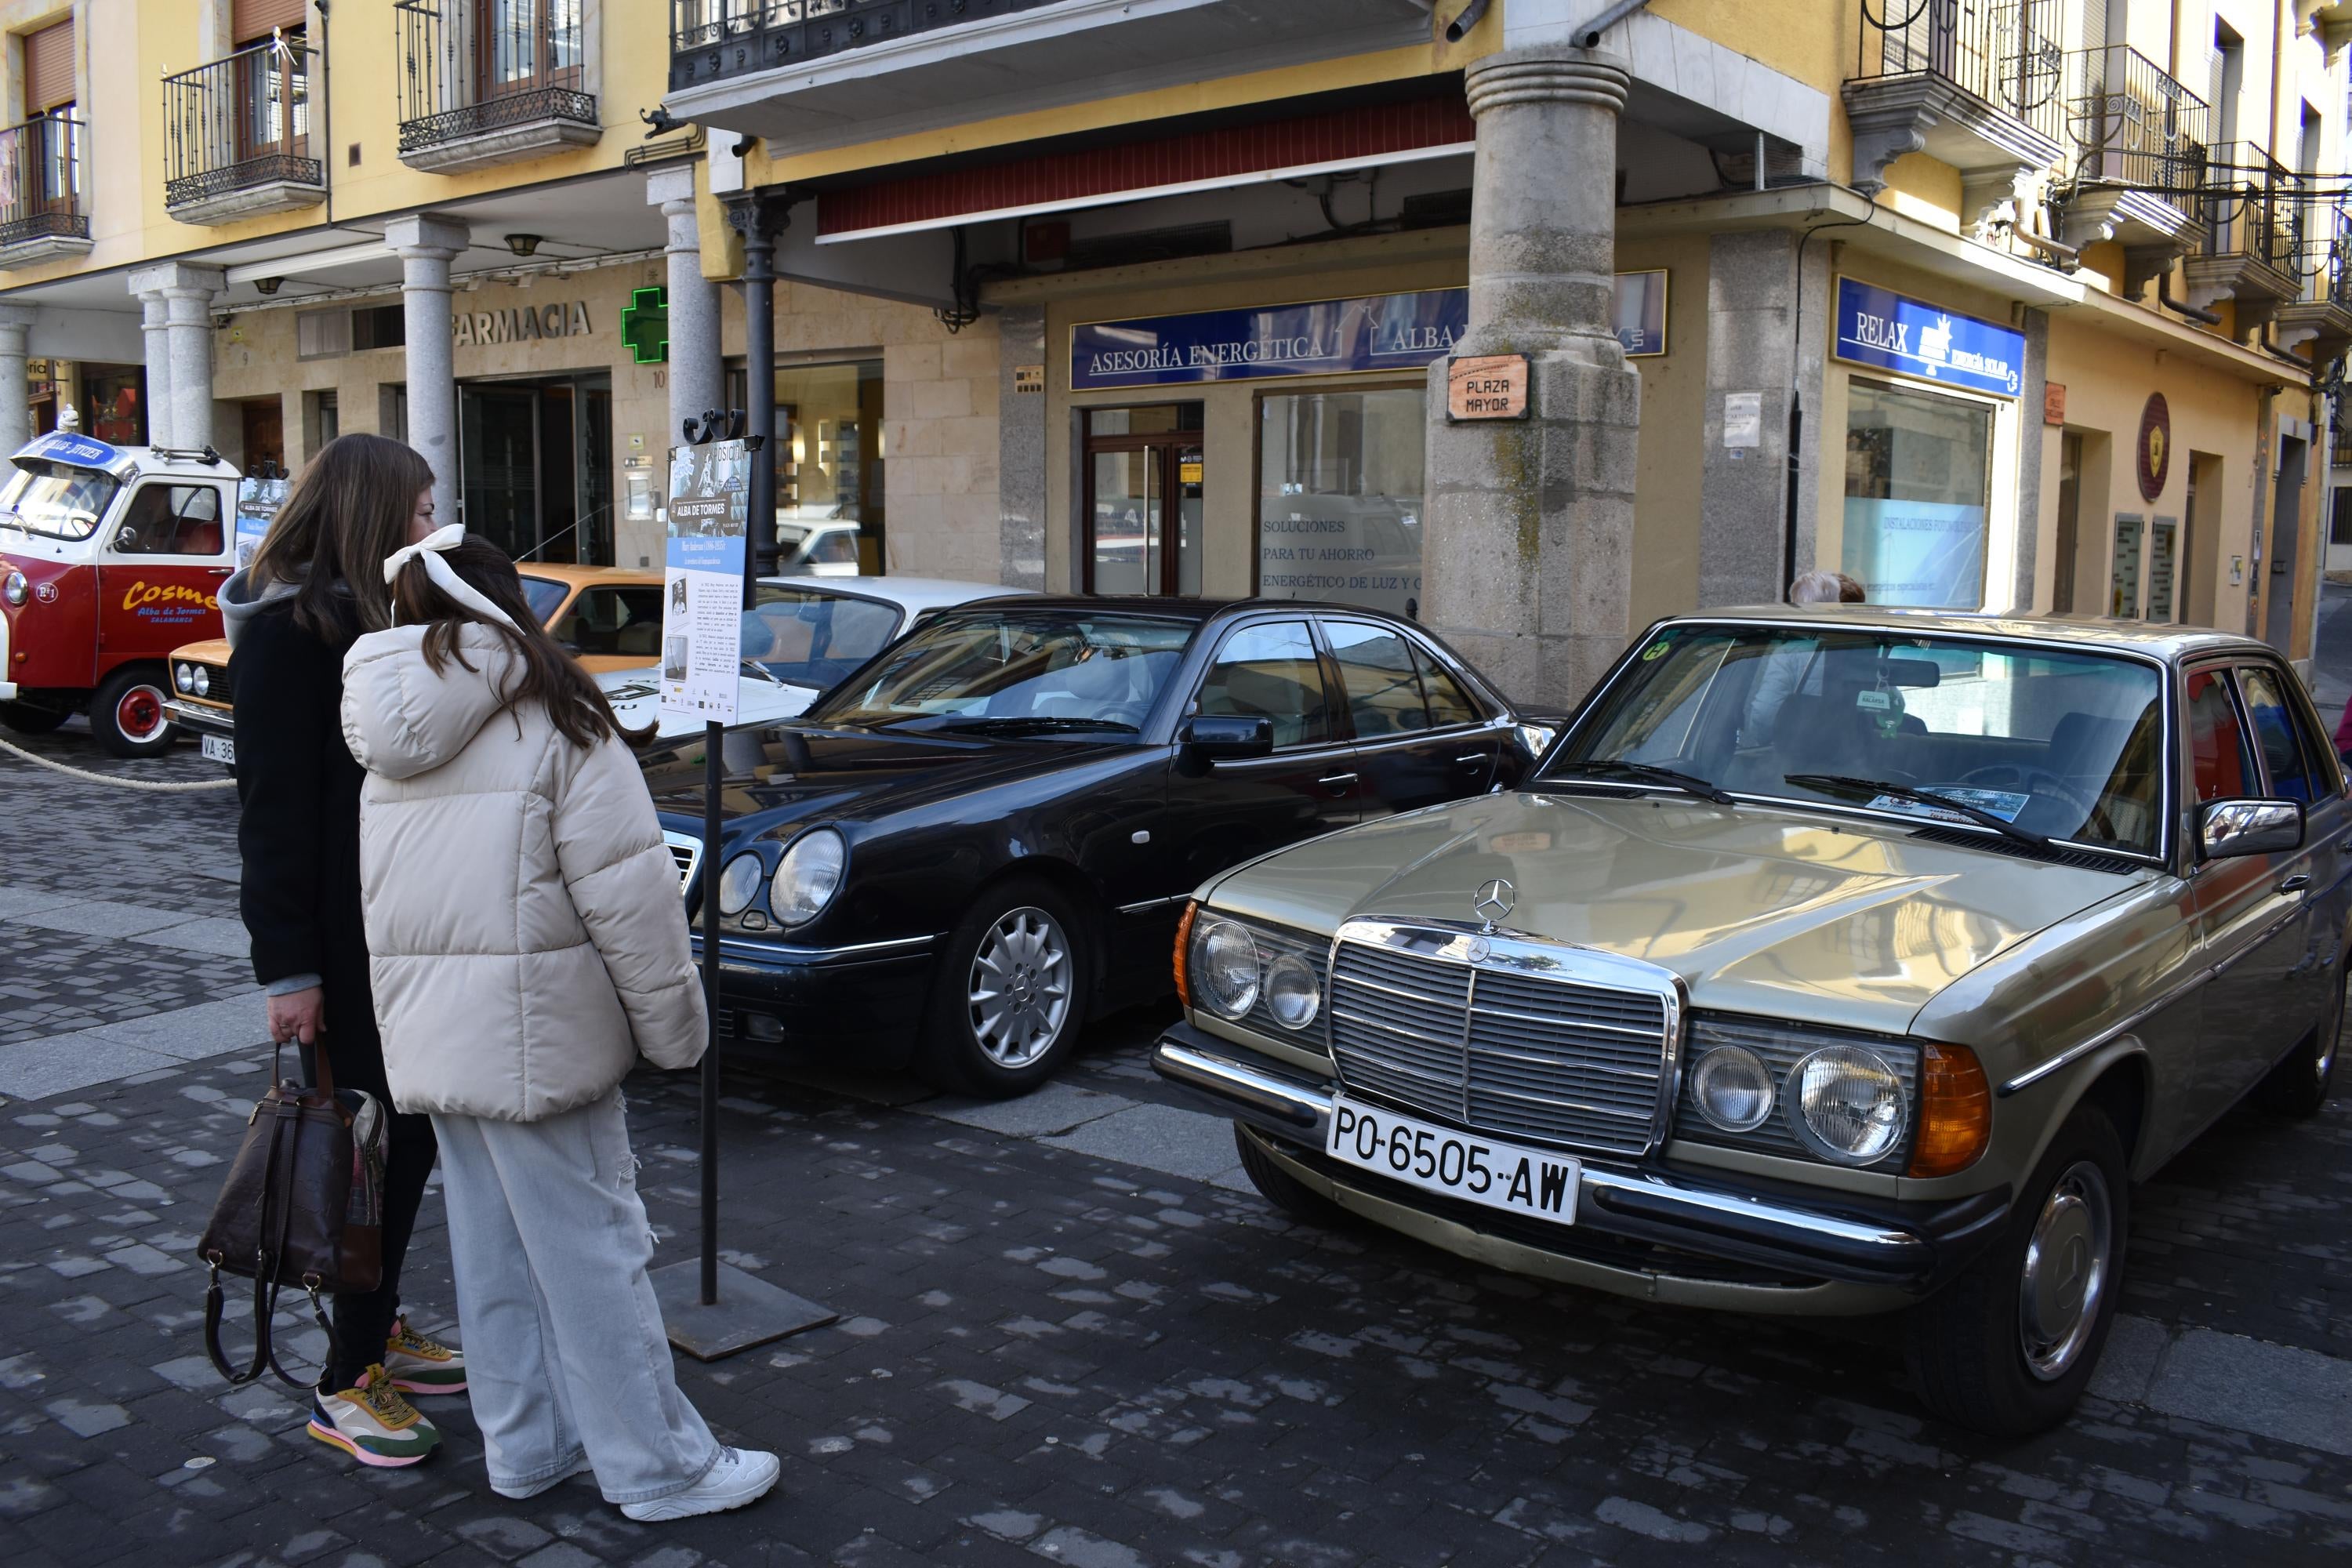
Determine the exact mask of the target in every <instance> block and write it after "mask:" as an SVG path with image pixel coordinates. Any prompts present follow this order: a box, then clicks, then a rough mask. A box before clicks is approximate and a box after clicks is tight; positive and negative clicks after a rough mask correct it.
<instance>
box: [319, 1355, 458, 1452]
mask: <svg viewBox="0 0 2352 1568" xmlns="http://www.w3.org/2000/svg"><path fill="white" fill-rule="evenodd" d="M310 1436H313V1437H316V1438H317V1439H319V1441H320V1442H321V1443H332V1444H333V1445H334V1446H335V1447H338V1448H341V1449H342V1450H343V1452H345V1453H347V1454H349V1455H350V1456H351V1457H352V1458H354V1459H357V1460H358V1461H359V1462H360V1463H361V1464H362V1465H376V1466H385V1467H391V1466H399V1465H413V1464H415V1463H416V1462H417V1461H418V1460H419V1459H422V1458H426V1457H428V1456H429V1455H430V1454H431V1453H432V1452H433V1450H434V1449H436V1448H437V1447H440V1446H441V1434H440V1433H439V1432H438V1431H436V1430H435V1428H434V1426H433V1423H432V1422H430V1421H427V1420H426V1419H425V1417H424V1416H422V1415H418V1414H417V1413H416V1406H415V1405H411V1404H409V1403H408V1401H407V1400H405V1399H403V1398H402V1397H401V1396H400V1391H399V1390H398V1389H396V1388H394V1386H393V1385H392V1383H391V1381H390V1380H389V1379H388V1378H387V1376H386V1375H385V1373H384V1370H383V1367H381V1366H372V1367H370V1368H368V1369H367V1371H365V1372H363V1373H361V1374H360V1380H359V1382H358V1383H356V1384H352V1386H351V1387H349V1388H346V1389H344V1390H343V1391H342V1392H341V1393H340V1394H330V1393H328V1392H327V1391H326V1390H325V1389H323V1388H322V1389H320V1390H319V1391H318V1393H317V1394H316V1395H315V1396H314V1399H313V1403H312V1405H311V1409H310Z"/></svg>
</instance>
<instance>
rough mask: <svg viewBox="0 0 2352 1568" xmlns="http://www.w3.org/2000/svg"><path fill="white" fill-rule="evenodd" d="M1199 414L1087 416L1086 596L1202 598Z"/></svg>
mask: <svg viewBox="0 0 2352 1568" xmlns="http://www.w3.org/2000/svg"><path fill="white" fill-rule="evenodd" d="M1201 412H1202V410H1201V405H1199V404H1197V403H1190V404H1175V405H1165V406H1161V407H1156V408H1097V409H1094V410H1091V411H1089V412H1088V414H1087V453H1086V500H1085V507H1086V513H1085V515H1086V542H1085V558H1084V560H1083V561H1082V563H1081V567H1082V575H1081V581H1082V583H1083V586H1084V591H1085V592H1087V593H1089V594H1129V595H1153V596H1160V597H1173V596H1177V595H1197V594H1199V593H1200V591H1201V540H1202V526H1203V522H1204V521H1205V506H1204V500H1203V498H1204V496H1205V493H1206V481H1207V464H1206V460H1205V458H1204V456H1203V452H1202V441H1201V435H1200V431H1201Z"/></svg>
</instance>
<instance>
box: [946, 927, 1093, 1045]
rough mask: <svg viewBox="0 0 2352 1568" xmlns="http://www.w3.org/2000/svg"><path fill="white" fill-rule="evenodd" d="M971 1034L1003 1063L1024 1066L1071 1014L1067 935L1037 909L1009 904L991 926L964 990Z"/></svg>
mask: <svg viewBox="0 0 2352 1568" xmlns="http://www.w3.org/2000/svg"><path fill="white" fill-rule="evenodd" d="M966 996H967V1000H968V1002H969V1004H970V1005H969V1016H970V1018H971V1035H972V1038H973V1039H975V1040H977V1041H978V1042H979V1043H980V1048H981V1050H982V1052H983V1053H985V1054H986V1056H987V1057H988V1059H989V1060H991V1061H992V1062H994V1063H995V1064H996V1065H997V1066H998V1067H1002V1068H1025V1067H1027V1066H1029V1065H1030V1064H1031V1063H1033V1062H1034V1061H1036V1060H1037V1058H1040V1057H1042V1056H1044V1055H1045V1053H1046V1052H1047V1051H1049V1050H1051V1049H1053V1047H1054V1042H1055V1041H1056V1040H1058V1039H1060V1038H1061V1037H1062V1029H1063V1026H1065V1025H1066V1024H1067V1023H1068V1022H1069V1017H1070V941H1069V938H1068V937H1066V936H1065V935H1064V934H1063V932H1062V928H1061V925H1060V924H1059V922H1057V921H1055V919H1054V917H1053V916H1051V915H1049V914H1047V913H1046V912H1045V910H1040V909H1030V908H1024V909H1018V910H1012V911H1010V912H1009V913H1007V914H1006V915H1004V916H1003V918H1002V919H1000V920H999V921H997V922H996V923H995V924H994V925H993V926H992V927H990V928H989V931H988V934H987V935H986V936H985V937H983V938H982V939H981V943H980V952H977V953H976V954H974V955H973V957H972V961H971V985H970V987H969V989H968V991H967V993H966Z"/></svg>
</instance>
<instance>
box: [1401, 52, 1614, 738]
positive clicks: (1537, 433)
mask: <svg viewBox="0 0 2352 1568" xmlns="http://www.w3.org/2000/svg"><path fill="white" fill-rule="evenodd" d="M1626 82H1627V72H1626V68H1625V67H1624V66H1623V65H1622V63H1621V62H1619V61H1618V60H1617V59H1616V58H1613V57H1612V56H1609V55H1604V54H1601V53H1598V52H1596V51H1593V50H1590V49H1578V48H1570V47H1564V46H1550V45H1542V46H1536V47H1526V48H1516V49H1506V50H1504V51H1503V52H1502V53H1500V54H1497V55H1492V56H1489V57H1488V58H1486V59H1485V60H1483V61H1481V62H1479V63H1478V64H1477V65H1475V66H1473V67H1472V68H1471V69H1470V76H1469V89H1468V96H1469V103H1470V111H1471V113H1472V114H1474V115H1475V116H1476V117H1477V121H1478V153H1477V163H1476V172H1475V175H1474V177H1473V183H1472V199H1471V216H1470V326H1469V331H1468V332H1467V333H1466V334H1465V336H1464V338H1463V340H1462V342H1460V343H1459V344H1457V345H1456V347H1455V349H1454V353H1455V354H1456V355H1462V356H1466V355H1472V354H1499V353H1519V354H1525V355H1527V356H1528V417H1527V418H1526V419H1524V420H1481V421H1475V422H1465V423H1455V422H1454V421H1453V420H1452V419H1450V418H1449V417H1448V416H1447V414H1446V372H1447V366H1446V362H1444V361H1443V360H1441V361H1439V362H1438V363H1436V364H1434V365H1433V366H1432V367H1431V368H1430V381H1429V386H1430V398H1429V476H1428V510H1427V519H1426V530H1425V533H1424V540H1423V616H1424V618H1425V619H1426V620H1427V621H1428V622H1429V624H1430V625H1431V626H1433V627H1434V628H1435V629H1436V630H1437V631H1439V632H1440V633H1441V634H1442V635H1444V637H1446V638H1447V639H1449V640H1450V641H1452V642H1453V643H1454V646H1455V647H1458V648H1460V649H1461V650H1462V651H1463V653H1464V654H1465V655H1466V656H1468V657H1469V658H1471V659H1472V660H1474V661H1475V662H1476V663H1477V664H1478V665H1479V667H1480V668H1483V669H1485V670H1486V673H1487V674H1489V675H1490V676H1492V677H1493V678H1494V679H1496V681H1497V682H1498V683H1499V684H1500V685H1501V687H1502V689H1504V690H1505V691H1507V692H1508V693H1510V694H1511V695H1512V696H1513V697H1515V698H1517V699H1519V700H1523V701H1539V702H1553V703H1560V704H1570V703H1574V702H1575V701H1577V700H1579V699H1580V698H1581V697H1582V696H1583V695H1584V694H1585V692H1586V691H1587V690H1588V689H1590V688H1591V685H1592V683H1593V682H1594V680H1596V679H1598V678H1599V677H1600V675H1601V673H1602V672H1603V671H1604V670H1606V669H1607V668H1608V667H1609V665H1610V663H1611V662H1612V660H1613V659H1615V658H1616V657H1617V655H1618V654H1619V653H1620V652H1621V651H1622V648H1623V646H1624V642H1625V637H1626V635H1627V632H1628V630H1629V628H1628V626H1627V624H1626V623H1627V618H1628V616H1629V613H1630V605H1631V600H1632V592H1633V458H1634V445H1635V441H1636V438H1637V437H1638V434H1639V427H1640V423H1641V414H1642V382H1641V376H1640V374H1639V373H1637V372H1635V371H1633V370H1632V369H1631V368H1629V367H1628V366H1627V365H1626V363H1625V354H1624V351H1623V350H1622V348H1621V347H1620V346H1619V344H1618V342H1617V336H1616V332H1615V331H1614V328H1613V325H1612V315H1613V299H1614V292H1615V279H1614V277H1613V272H1614V268H1615V256H1616V229H1617V197H1616V175H1615V169H1616V149H1617V116H1618V112H1619V110H1621V109H1622V107H1623V105H1624V101H1625V88H1626Z"/></svg>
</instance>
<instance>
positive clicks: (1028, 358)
mask: <svg viewBox="0 0 2352 1568" xmlns="http://www.w3.org/2000/svg"><path fill="white" fill-rule="evenodd" d="M996 330H997V345H998V349H997V352H998V355H999V359H998V363H997V374H998V376H999V378H1000V379H999V380H998V382H997V402H996V406H997V416H996V418H997V424H996V497H997V555H998V562H999V571H1000V575H999V576H998V577H997V579H996V580H997V581H998V582H1000V583H1003V584H1006V585H1007V586H1009V587H1014V588H1036V589H1041V590H1042V589H1043V588H1044V587H1045V413H1046V410H1045V389H1044V388H1042V387H1040V388H1038V389H1036V390H1034V391H1030V392H1021V391H1017V390H1015V388H1016V386H1017V385H1018V383H1019V374H1018V373H1019V372H1020V371H1021V370H1022V369H1023V368H1024V367H1025V366H1031V365H1034V366H1037V367H1039V368H1041V369H1042V368H1043V367H1044V365H1045V307H1044V306H1043V305H1012V306H1007V307H1006V308H1005V309H1003V310H1000V311H998V312H997V316H996Z"/></svg>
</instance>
